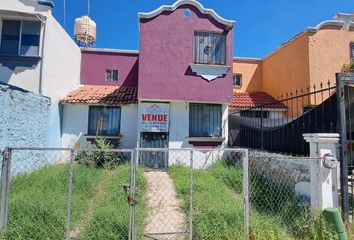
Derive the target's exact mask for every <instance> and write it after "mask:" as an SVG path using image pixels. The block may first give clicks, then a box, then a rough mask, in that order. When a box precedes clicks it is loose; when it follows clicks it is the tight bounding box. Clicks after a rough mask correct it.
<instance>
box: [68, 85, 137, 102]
mask: <svg viewBox="0 0 354 240" xmlns="http://www.w3.org/2000/svg"><path fill="white" fill-rule="evenodd" d="M137 92H138V88H137V87H119V86H96V85H82V86H80V87H79V88H78V89H76V90H74V91H72V92H70V93H69V94H68V95H67V96H66V97H65V98H64V99H62V101H61V102H62V103H71V104H75V103H81V104H104V105H118V104H129V103H137V102H138V98H137Z"/></svg>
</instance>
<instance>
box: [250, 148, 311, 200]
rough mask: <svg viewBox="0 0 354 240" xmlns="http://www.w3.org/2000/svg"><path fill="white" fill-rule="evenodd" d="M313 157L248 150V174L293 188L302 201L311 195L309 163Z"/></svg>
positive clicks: (308, 198)
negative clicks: (257, 175)
mask: <svg viewBox="0 0 354 240" xmlns="http://www.w3.org/2000/svg"><path fill="white" fill-rule="evenodd" d="M314 161H315V160H314V159H311V158H309V157H293V156H289V155H283V154H277V153H269V152H263V151H249V171H250V174H253V173H255V174H259V175H261V176H263V177H265V178H267V179H268V180H269V181H271V182H274V183H275V184H281V185H284V186H286V187H288V188H290V189H293V190H294V191H295V192H296V194H297V195H299V196H300V198H301V199H302V200H303V201H306V202H308V201H309V200H310V197H311V165H312V164H313V163H314Z"/></svg>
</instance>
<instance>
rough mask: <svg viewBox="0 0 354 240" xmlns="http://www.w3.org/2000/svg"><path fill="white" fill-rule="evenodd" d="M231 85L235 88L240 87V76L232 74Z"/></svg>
mask: <svg viewBox="0 0 354 240" xmlns="http://www.w3.org/2000/svg"><path fill="white" fill-rule="evenodd" d="M232 82H233V85H234V86H235V87H241V85H242V74H234V75H233V78H232Z"/></svg>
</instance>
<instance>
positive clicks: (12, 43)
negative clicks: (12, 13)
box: [0, 20, 21, 55]
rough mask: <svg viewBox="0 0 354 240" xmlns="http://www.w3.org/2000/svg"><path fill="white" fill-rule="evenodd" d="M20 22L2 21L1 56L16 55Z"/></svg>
mask: <svg viewBox="0 0 354 240" xmlns="http://www.w3.org/2000/svg"><path fill="white" fill-rule="evenodd" d="M20 29H21V21H12V20H4V21H3V22H2V32H1V47H0V53H1V54H10V55H18V47H19V41H20Z"/></svg>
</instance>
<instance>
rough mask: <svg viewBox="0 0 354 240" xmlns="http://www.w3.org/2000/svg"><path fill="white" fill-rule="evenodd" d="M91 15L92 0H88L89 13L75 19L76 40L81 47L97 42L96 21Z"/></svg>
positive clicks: (90, 45)
mask: <svg viewBox="0 0 354 240" xmlns="http://www.w3.org/2000/svg"><path fill="white" fill-rule="evenodd" d="M89 16H90V0H87V15H86V16H82V17H80V18H76V19H75V29H74V35H75V41H76V43H77V44H78V45H79V46H80V47H92V46H93V45H94V43H95V42H96V23H95V22H94V21H93V20H91V18H90V17H89Z"/></svg>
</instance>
